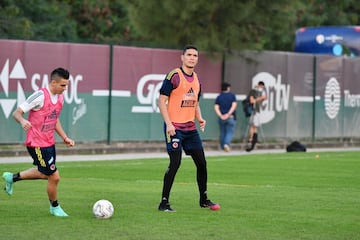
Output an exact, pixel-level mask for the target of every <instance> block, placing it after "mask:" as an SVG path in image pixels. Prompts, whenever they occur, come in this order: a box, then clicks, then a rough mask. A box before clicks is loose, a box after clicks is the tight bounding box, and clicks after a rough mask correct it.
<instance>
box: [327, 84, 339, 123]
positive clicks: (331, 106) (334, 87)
mask: <svg viewBox="0 0 360 240" xmlns="http://www.w3.org/2000/svg"><path fill="white" fill-rule="evenodd" d="M324 98H325V99H324V102H325V112H326V115H327V116H328V117H329V118H330V119H334V118H336V116H337V115H338V113H339V110H340V104H341V91H340V85H339V82H338V81H337V80H336V78H330V80H329V81H328V82H327V83H326V87H325V93H324Z"/></svg>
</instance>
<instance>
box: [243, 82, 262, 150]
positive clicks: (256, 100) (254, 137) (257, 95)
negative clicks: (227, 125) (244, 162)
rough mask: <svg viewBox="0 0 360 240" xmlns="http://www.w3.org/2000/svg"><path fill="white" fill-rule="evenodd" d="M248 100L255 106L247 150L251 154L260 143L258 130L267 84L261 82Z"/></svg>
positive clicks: (249, 95)
mask: <svg viewBox="0 0 360 240" xmlns="http://www.w3.org/2000/svg"><path fill="white" fill-rule="evenodd" d="M248 98H249V100H250V103H251V104H252V105H253V106H254V107H253V109H254V110H253V113H252V115H251V116H250V120H249V124H250V127H249V140H248V146H247V148H246V151H247V152H250V151H252V150H253V149H254V147H255V144H256V143H257V141H258V134H257V133H258V128H259V127H260V125H261V121H260V106H261V104H262V102H263V101H265V100H266V91H265V84H264V82H263V81H259V82H258V84H257V85H256V86H255V88H253V89H251V90H250V92H249V94H248Z"/></svg>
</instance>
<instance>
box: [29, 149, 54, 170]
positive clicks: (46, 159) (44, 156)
mask: <svg viewBox="0 0 360 240" xmlns="http://www.w3.org/2000/svg"><path fill="white" fill-rule="evenodd" d="M27 150H28V152H29V154H30V156H31V157H32V159H33V160H34V162H33V165H35V166H37V167H38V170H39V172H41V173H43V174H45V175H46V176H50V175H51V174H53V173H54V172H56V170H57V168H56V151H55V145H53V146H50V147H27Z"/></svg>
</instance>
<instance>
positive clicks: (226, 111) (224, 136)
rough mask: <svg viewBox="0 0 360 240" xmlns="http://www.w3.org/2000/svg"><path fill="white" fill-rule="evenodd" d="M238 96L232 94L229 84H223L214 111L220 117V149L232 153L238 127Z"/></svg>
mask: <svg viewBox="0 0 360 240" xmlns="http://www.w3.org/2000/svg"><path fill="white" fill-rule="evenodd" d="M236 107H237V102H236V96H235V94H233V93H232V92H231V85H230V84H229V83H226V82H225V83H222V84H221V93H220V95H219V96H217V98H216V100H215V105H214V110H215V113H216V115H217V116H218V117H219V120H218V121H219V127H220V147H221V149H222V150H224V151H225V152H229V151H230V143H231V140H232V138H233V135H234V131H235V127H236Z"/></svg>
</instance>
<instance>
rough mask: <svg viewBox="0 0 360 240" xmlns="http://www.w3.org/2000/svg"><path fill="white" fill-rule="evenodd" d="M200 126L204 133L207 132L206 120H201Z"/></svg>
mask: <svg viewBox="0 0 360 240" xmlns="http://www.w3.org/2000/svg"><path fill="white" fill-rule="evenodd" d="M199 125H200V130H201V131H202V132H204V131H205V125H206V120H205V119H200V120H199Z"/></svg>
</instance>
